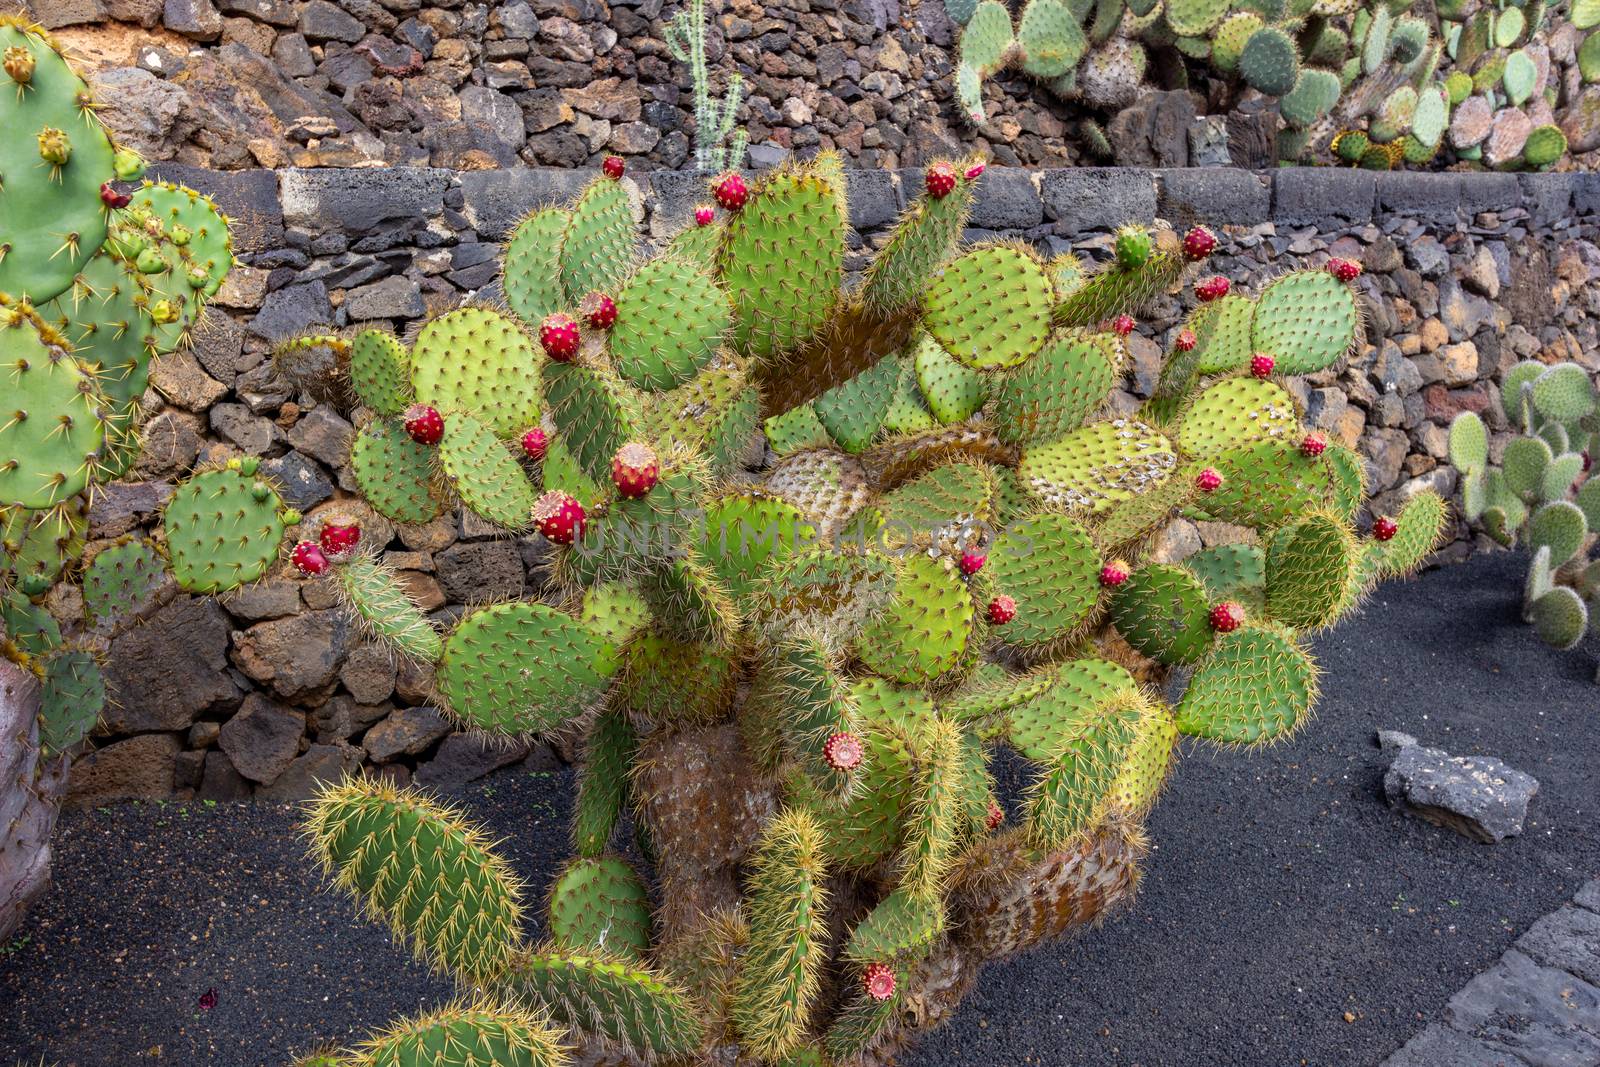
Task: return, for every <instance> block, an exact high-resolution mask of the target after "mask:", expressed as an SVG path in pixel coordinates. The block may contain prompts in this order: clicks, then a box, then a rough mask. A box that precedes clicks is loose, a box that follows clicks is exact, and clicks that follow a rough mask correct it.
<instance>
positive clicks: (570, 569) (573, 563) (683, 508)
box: [561, 470, 699, 585]
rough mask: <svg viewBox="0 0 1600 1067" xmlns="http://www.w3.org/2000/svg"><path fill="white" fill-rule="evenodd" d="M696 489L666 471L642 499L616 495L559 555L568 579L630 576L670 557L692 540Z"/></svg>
mask: <svg viewBox="0 0 1600 1067" xmlns="http://www.w3.org/2000/svg"><path fill="white" fill-rule="evenodd" d="M698 488H699V487H698V486H697V484H696V483H695V481H694V479H693V478H692V477H690V475H689V474H688V472H686V471H683V470H669V471H667V472H666V473H665V474H663V475H662V476H661V480H660V481H658V482H657V483H656V484H655V486H654V487H653V488H652V489H651V490H650V492H648V493H646V494H645V495H644V496H643V497H640V498H637V499H633V500H629V499H627V498H623V497H618V498H617V499H615V500H613V501H612V502H611V503H610V504H609V505H608V506H607V507H606V509H605V510H604V511H603V512H601V513H600V514H597V515H596V516H595V517H594V518H592V519H588V520H587V522H586V524H585V529H584V533H583V536H582V538H580V539H579V540H578V541H577V542H576V544H575V545H574V546H573V548H572V549H571V551H569V552H564V553H563V555H562V556H561V561H562V566H563V567H564V568H565V569H566V574H567V577H569V578H571V579H572V580H575V581H577V582H579V583H580V584H583V585H591V584H593V583H594V582H596V581H614V580H617V579H622V578H630V577H633V576H635V575H638V574H639V573H641V572H642V571H645V570H648V569H650V568H651V567H652V566H655V565H658V564H660V563H661V562H663V561H665V560H667V559H669V558H671V556H672V555H673V553H675V552H678V551H681V550H682V549H683V547H684V546H685V545H686V544H689V543H690V542H691V540H692V539H693V538H694V536H695V535H696V533H697V532H698V531H697V530H695V529H694V520H695V518H696V516H697V514H698V513H697V512H696V511H695V508H696V504H697V500H696V494H697V492H698Z"/></svg>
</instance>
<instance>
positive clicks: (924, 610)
mask: <svg viewBox="0 0 1600 1067" xmlns="http://www.w3.org/2000/svg"><path fill="white" fill-rule="evenodd" d="M897 570H898V572H899V575H898V579H897V581H896V582H895V598H894V601H893V602H892V603H891V604H890V605H889V606H888V607H887V608H886V609H884V611H883V612H882V613H881V614H880V615H879V616H878V618H877V619H875V620H873V621H872V622H870V623H869V624H868V625H867V626H866V627H865V628H864V629H863V630H862V631H861V634H860V636H859V637H857V638H856V654H857V655H859V656H860V657H861V660H862V662H863V663H865V664H866V665H867V667H868V668H869V669H871V670H872V671H874V672H876V673H878V674H881V675H883V676H884V677H885V678H889V679H892V680H894V681H897V682H901V683H904V684H908V685H914V684H920V683H923V682H929V681H932V680H933V679H935V678H937V677H939V676H940V675H942V674H944V673H945V672H946V671H949V670H950V669H951V668H953V667H955V666H956V664H958V663H960V662H961V658H962V655H963V653H965V652H966V650H967V641H968V640H969V638H970V637H971V634H972V625H973V618H974V615H975V614H976V610H975V608H974V607H973V603H972V597H970V596H969V595H968V594H967V588H966V586H965V585H964V584H963V583H962V582H961V580H960V579H959V578H958V577H957V576H956V574H955V573H954V568H952V567H950V566H948V565H947V564H946V563H945V562H942V561H940V560H934V559H929V558H928V557H927V556H925V555H913V556H907V557H906V558H905V559H902V560H900V561H899V563H898V564H897Z"/></svg>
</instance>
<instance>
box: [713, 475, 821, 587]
mask: <svg viewBox="0 0 1600 1067" xmlns="http://www.w3.org/2000/svg"><path fill="white" fill-rule="evenodd" d="M816 535H817V531H816V527H814V526H812V525H811V524H810V523H809V522H807V521H806V520H805V516H803V515H802V514H801V513H800V510H799V509H798V508H796V507H795V506H794V505H792V504H788V503H785V502H784V501H782V500H779V499H777V498H776V497H770V496H765V495H762V494H756V493H740V494H733V495H729V496H726V497H723V498H722V499H720V500H716V501H713V502H712V503H710V504H709V505H707V507H706V512H705V541H704V544H703V553H704V556H705V559H706V560H707V562H709V563H710V565H711V567H712V570H713V571H714V573H715V574H716V575H717V577H718V578H719V579H720V580H721V581H722V583H723V584H724V585H725V586H726V587H727V589H728V591H729V592H731V593H732V594H733V596H734V597H735V598H736V599H738V600H746V599H748V598H750V597H751V595H752V593H753V592H754V591H755V586H756V583H757V582H758V581H759V580H760V579H761V578H763V577H764V576H765V575H767V574H770V573H771V571H772V569H773V568H774V567H776V566H777V565H778V564H779V563H781V562H782V561H783V560H784V559H785V558H787V557H788V556H789V555H790V554H791V553H793V552H795V551H796V550H797V549H799V548H801V547H804V546H806V545H808V544H810V543H811V542H812V541H814V540H815V539H816Z"/></svg>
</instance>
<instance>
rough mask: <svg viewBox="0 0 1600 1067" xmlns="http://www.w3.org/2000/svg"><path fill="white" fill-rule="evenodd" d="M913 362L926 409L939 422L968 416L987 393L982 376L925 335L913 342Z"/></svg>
mask: <svg viewBox="0 0 1600 1067" xmlns="http://www.w3.org/2000/svg"><path fill="white" fill-rule="evenodd" d="M885 362H887V361H885ZM913 365H914V366H915V368H916V372H917V385H918V386H919V387H920V388H921V390H922V395H923V397H924V399H925V400H926V401H927V405H928V410H929V411H931V412H933V416H934V418H936V419H937V420H938V421H939V422H941V423H945V424H947V425H948V424H949V423H952V422H960V421H962V420H963V419H965V418H968V417H969V416H971V415H972V413H973V412H975V411H977V410H978V409H979V408H980V407H982V406H983V402H984V400H985V399H986V398H987V396H988V383H987V381H986V379H985V378H984V376H983V375H981V374H979V373H978V372H977V371H975V370H973V369H972V368H970V367H967V366H965V365H963V364H961V363H958V362H956V360H955V359H954V358H952V357H951V355H950V353H948V352H946V351H945V350H944V349H943V348H941V347H940V346H939V342H937V341H935V340H934V339H933V338H932V337H930V336H928V335H927V334H924V335H922V337H921V338H920V339H919V340H918V342H917V345H916V350H915V355H914V356H913Z"/></svg>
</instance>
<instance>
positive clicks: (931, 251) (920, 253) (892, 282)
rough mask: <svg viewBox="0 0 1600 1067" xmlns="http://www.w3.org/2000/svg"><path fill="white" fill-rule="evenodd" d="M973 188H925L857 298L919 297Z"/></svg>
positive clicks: (883, 304)
mask: <svg viewBox="0 0 1600 1067" xmlns="http://www.w3.org/2000/svg"><path fill="white" fill-rule="evenodd" d="M1008 24H1009V16H1008ZM975 186H976V183H975V182H972V181H968V180H966V179H965V178H960V179H957V181H956V187H955V189H954V190H952V191H951V192H950V193H949V194H948V195H947V196H943V197H939V198H937V199H936V198H934V197H931V196H929V195H927V193H926V192H924V193H923V194H922V195H921V196H918V197H917V199H916V200H915V201H913V202H912V204H911V206H910V207H909V208H907V209H906V212H905V214H904V215H902V216H901V217H900V221H899V222H897V223H896V224H895V228H894V231H893V232H892V233H891V234H890V235H889V243H888V244H886V245H884V247H883V249H882V251H880V252H879V253H878V254H877V255H876V256H875V257H873V260H872V265H871V266H870V267H868V268H867V274H866V277H865V278H864V279H863V280H862V283H861V299H862V300H863V301H864V302H865V303H866V304H867V305H868V306H870V307H874V308H879V309H881V310H883V311H895V310H899V309H901V308H904V307H906V306H907V305H909V304H911V303H913V302H914V301H916V300H917V298H918V297H920V296H921V295H922V291H923V289H924V288H926V287H927V285H928V280H929V279H930V278H932V277H933V275H934V272H935V271H937V270H938V268H939V265H940V264H942V263H943V262H944V261H945V260H946V259H947V258H948V257H949V256H950V254H951V253H953V252H954V251H955V249H956V246H957V244H958V243H959V242H960V240H961V232H962V230H963V229H964V228H965V227H966V224H967V216H968V214H969V213H970V212H971V210H972V196H973V190H974V187H975Z"/></svg>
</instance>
